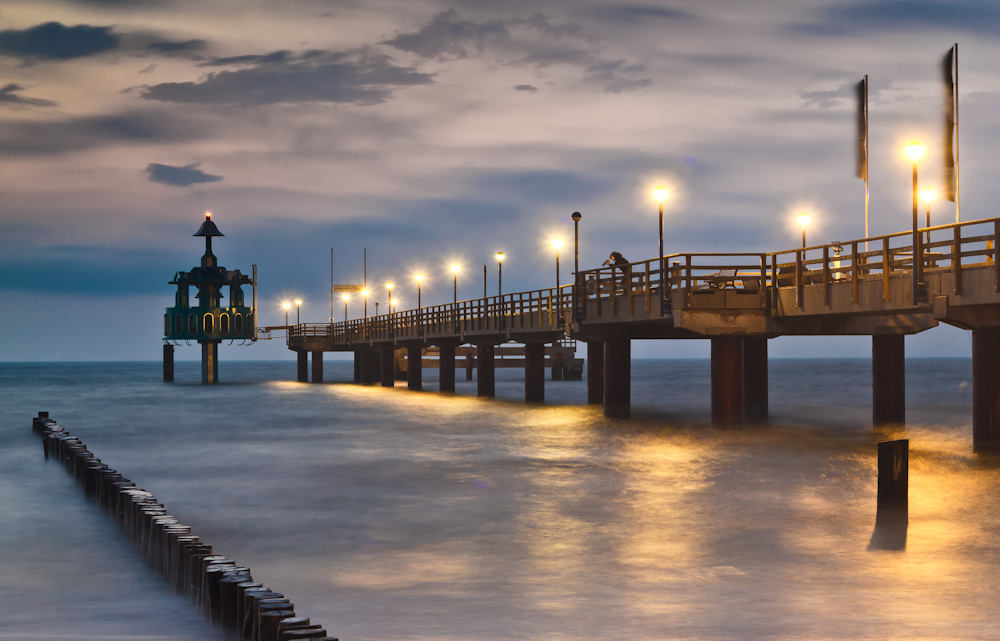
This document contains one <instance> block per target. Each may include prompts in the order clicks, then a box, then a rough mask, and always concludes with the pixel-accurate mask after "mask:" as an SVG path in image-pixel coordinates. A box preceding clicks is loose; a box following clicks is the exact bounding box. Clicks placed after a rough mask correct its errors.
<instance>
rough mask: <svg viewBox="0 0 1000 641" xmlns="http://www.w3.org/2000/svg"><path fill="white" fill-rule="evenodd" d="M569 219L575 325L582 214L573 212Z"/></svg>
mask: <svg viewBox="0 0 1000 641" xmlns="http://www.w3.org/2000/svg"><path fill="white" fill-rule="evenodd" d="M570 218H572V219H573V283H574V284H573V322H574V323H575V322H576V321H577V317H578V315H579V312H578V311H577V308H578V307H579V306H580V303H579V299H578V298H577V297H578V296H579V292H578V291H577V289H578V288H579V287H580V219H581V218H583V214H581V213H580V212H578V211H574V212H573V215H572V216H570Z"/></svg>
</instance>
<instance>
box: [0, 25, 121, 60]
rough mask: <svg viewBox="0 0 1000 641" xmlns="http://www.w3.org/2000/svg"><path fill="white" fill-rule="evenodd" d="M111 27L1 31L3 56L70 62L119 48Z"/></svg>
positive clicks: (55, 27) (37, 28) (46, 26)
mask: <svg viewBox="0 0 1000 641" xmlns="http://www.w3.org/2000/svg"><path fill="white" fill-rule="evenodd" d="M119 43H120V39H119V37H118V36H117V35H115V34H113V33H112V32H111V27H92V26H89V25H76V26H75V27H67V26H65V25H63V24H61V23H59V22H46V23H45V24H40V25H37V26H35V27H31V28H30V29H23V30H17V29H7V30H4V31H0V54H4V55H8V56H13V57H15V58H21V59H23V60H28V61H33V60H69V59H71V58H80V57H83V56H89V55H93V54H96V53H101V52H103V51H108V50H110V49H114V48H116V47H118V45H119Z"/></svg>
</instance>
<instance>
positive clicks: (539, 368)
mask: <svg viewBox="0 0 1000 641" xmlns="http://www.w3.org/2000/svg"><path fill="white" fill-rule="evenodd" d="M553 371H555V370H553ZM524 400H525V401H526V402H528V403H544V402H545V343H526V344H525V345H524Z"/></svg>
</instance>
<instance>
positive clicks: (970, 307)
mask: <svg viewBox="0 0 1000 641" xmlns="http://www.w3.org/2000/svg"><path fill="white" fill-rule="evenodd" d="M998 242H1000V218H992V219H985V220H977V221H970V222H965V223H956V224H951V225H941V226H936V227H929V228H925V229H920V230H919V231H918V232H914V231H911V230H908V231H905V232H899V233H895V234H888V235H884V236H876V237H871V238H865V239H859V240H854V241H849V242H844V243H831V244H827V245H817V246H812V247H804V248H796V249H790V250H784V251H778V252H771V253H745V254H740V253H681V254H672V255H669V256H665V257H664V259H663V260H662V261H661V260H660V258H651V259H649V260H645V261H641V262H635V263H630V264H629V265H628V269H627V270H624V271H623V270H622V269H621V268H620V267H618V268H611V267H608V268H601V269H592V270H584V271H580V272H578V273H576V274H575V277H574V283H573V284H571V285H566V286H563V287H558V288H549V289H539V290H534V291H528V292H516V293H511V294H504V295H503V296H496V297H488V298H481V299H474V300H466V301H459V302H457V303H453V304H446V305H436V306H431V307H423V308H421V309H412V310H405V311H400V312H396V313H393V314H386V315H380V316H374V317H369V318H367V319H357V320H351V321H346V322H341V323H332V324H309V323H303V324H298V325H295V326H292V327H291V328H290V330H289V332H288V339H287V340H288V347H289V349H291V350H293V351H296V352H297V353H298V358H299V380H301V381H306V380H307V374H308V372H307V369H308V367H307V366H308V354H309V353H312V355H313V372H314V377H313V380H317V379H316V376H315V374H316V372H317V369H316V368H317V362H318V363H319V372H320V377H319V379H320V380H321V379H322V375H321V372H322V353H323V352H327V351H351V352H354V354H355V362H356V363H360V364H359V365H358V367H359V368H362V370H367V371H376V367H377V368H378V371H379V372H380V374H379V380H380V382H381V384H382V385H386V386H391V385H394V384H395V381H394V375H393V373H394V371H395V367H394V366H393V362H394V352H395V350H397V349H405V350H406V351H407V355H408V359H407V360H408V362H409V363H411V364H412V363H419V362H421V358H422V356H423V354H424V350H425V349H426V348H428V347H432V346H433V347H436V348H437V350H438V355H439V357H438V365H439V367H440V372H441V373H440V389H441V390H443V391H449V390H454V380H455V376H454V372H455V353H456V349H458V348H459V347H460V346H471V347H470V348H472V349H474V350H475V366H476V372H477V377H476V380H477V392H478V394H479V395H480V396H493V395H494V391H495V384H494V369H495V355H496V350H497V348H498V346H500V345H503V344H505V343H510V342H514V343H520V344H522V345H523V346H524V347H523V350H524V368H525V375H524V380H525V399H526V400H528V401H536V402H537V401H542V400H544V378H545V377H544V367H545V348H546V345H552V344H558V343H559V342H560V341H563V340H565V339H567V338H569V339H573V340H576V341H583V342H585V343H586V354H587V359H586V371H587V376H586V379H587V398H588V402H589V403H593V404H603V406H604V413H605V415H606V416H608V417H616V418H627V417H628V416H629V414H630V393H631V392H630V390H631V374H630V369H631V368H630V365H631V341H632V340H634V339H668V340H669V339H673V340H709V341H711V385H712V400H711V403H712V420H713V422H714V423H715V424H717V425H731V426H736V425H740V424H742V423H744V422H745V421H756V420H762V419H765V418H767V416H768V384H767V341H768V339H770V338H774V337H777V336H834V335H864V336H871V341H872V388H873V389H872V397H873V413H872V420H873V423H874V424H875V425H876V426H879V425H886V424H901V423H904V422H905V418H906V415H905V398H906V396H905V389H906V387H905V370H904V357H905V337H906V336H907V335H910V334H916V333H918V332H922V331H925V330H928V329H931V328H934V327H936V326H937V325H938V324H939V323H947V324H950V325H953V326H956V327H959V328H962V329H966V330H970V331H971V332H972V360H973V408H972V410H973V435H972V436H973V447H974V449H975V450H976V451H988V450H1000V373H998V368H997V363H1000V270H998V267H997V255H996V251H997V247H998ZM365 363H368V365H367V366H366V365H365ZM376 364H378V366H377V365H376ZM420 371H421V368H419V367H412V366H411V367H409V368H408V372H407V380H408V384H409V387H410V388H412V389H420V388H421V378H420V377H421V374H420ZM369 379H370V380H371V381H372V382H374V379H373V378H370V377H369ZM359 380H365V378H364V377H362V378H359Z"/></svg>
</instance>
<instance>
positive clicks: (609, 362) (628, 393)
mask: <svg viewBox="0 0 1000 641" xmlns="http://www.w3.org/2000/svg"><path fill="white" fill-rule="evenodd" d="M631 414H632V342H631V341H630V340H629V339H627V338H622V339H614V340H607V341H605V342H604V415H605V416H607V417H608V418H628V417H629V416H631Z"/></svg>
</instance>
